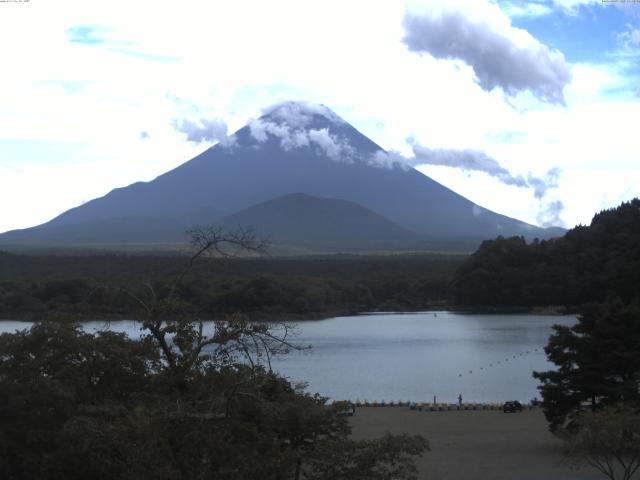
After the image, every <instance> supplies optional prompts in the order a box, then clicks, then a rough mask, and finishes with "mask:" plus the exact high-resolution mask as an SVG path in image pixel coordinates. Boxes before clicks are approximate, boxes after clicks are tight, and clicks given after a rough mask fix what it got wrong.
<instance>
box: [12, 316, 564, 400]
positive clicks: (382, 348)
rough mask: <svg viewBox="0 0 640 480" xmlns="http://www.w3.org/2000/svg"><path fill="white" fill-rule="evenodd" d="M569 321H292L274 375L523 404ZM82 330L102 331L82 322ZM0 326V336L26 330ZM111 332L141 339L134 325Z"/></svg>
mask: <svg viewBox="0 0 640 480" xmlns="http://www.w3.org/2000/svg"><path fill="white" fill-rule="evenodd" d="M575 322H576V318H575V317H574V316H542V315H521V314H519V315H505V314H501V315H495V314H491V315H481V314H461V313H453V312H435V313H434V312H428V313H412V314H384V315H381V314H377V315H358V316H353V317H339V318H330V319H326V320H320V321H311V322H299V323H297V328H296V330H297V337H296V340H297V342H299V343H300V344H311V345H312V349H311V350H309V351H307V352H293V353H291V354H289V355H287V356H284V357H281V358H278V359H277V360H276V361H275V362H274V369H276V370H277V371H279V372H281V373H282V374H284V375H285V376H287V377H289V378H290V379H291V380H292V381H306V382H308V383H309V388H308V389H309V390H310V391H311V392H319V393H321V394H322V395H326V396H329V397H331V398H335V399H351V400H357V399H359V400H368V401H380V400H385V401H391V400H396V401H397V400H404V401H406V400H411V401H432V400H433V397H434V395H435V396H436V397H437V401H438V402H451V403H453V402H456V401H457V397H458V394H462V397H463V400H464V401H478V402H498V401H504V400H510V399H518V400H521V401H529V400H531V399H532V398H533V397H534V396H538V397H539V394H538V392H537V390H536V386H537V382H536V380H535V379H533V377H532V376H531V373H532V372H533V371H534V370H548V369H551V368H552V365H551V364H549V363H548V362H547V361H546V357H545V355H544V351H543V350H542V349H543V347H544V345H546V343H547V340H548V337H549V335H550V334H551V326H552V325H554V324H562V325H572V324H574V323H575ZM83 325H84V328H85V329H86V330H87V331H95V330H99V329H103V328H104V327H105V323H104V322H86V323H84V324H83ZM25 327H28V324H25V323H21V322H0V332H1V331H14V330H15V329H16V328H25ZM109 328H110V329H111V330H116V331H123V332H126V333H128V334H129V335H130V336H132V337H135V336H137V335H139V325H137V324H135V323H134V322H128V321H122V322H112V323H111V324H110V327H109Z"/></svg>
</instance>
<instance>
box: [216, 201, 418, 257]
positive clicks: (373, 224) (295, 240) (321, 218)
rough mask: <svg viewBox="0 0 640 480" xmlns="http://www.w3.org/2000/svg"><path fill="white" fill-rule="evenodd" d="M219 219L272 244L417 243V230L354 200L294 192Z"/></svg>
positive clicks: (376, 246)
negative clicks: (389, 218) (262, 237)
mask: <svg viewBox="0 0 640 480" xmlns="http://www.w3.org/2000/svg"><path fill="white" fill-rule="evenodd" d="M220 223H221V224H222V225H224V226H226V227H228V228H230V229H233V228H234V227H236V226H246V227H251V228H253V229H254V230H255V231H256V233H257V234H258V235H261V236H266V237H268V238H269V239H270V240H271V242H272V243H274V244H284V245H297V246H306V247H311V248H324V249H330V250H356V249H357V250H385V249H402V248H417V247H419V246H421V245H422V244H424V243H425V242H424V239H423V238H421V237H420V236H419V235H417V234H415V233H413V232H410V231H409V230H406V229H404V228H402V227H400V226H398V225H396V224H395V223H393V222H391V221H389V220H387V219H386V218H384V217H382V216H381V215H378V214H377V213H374V212H372V211H371V210H368V209H366V208H364V207H361V206H360V205H358V204H356V203H354V202H348V201H346V200H339V199H332V198H317V197H312V196H311V195H306V194H304V193H293V194H290V195H285V196H283V197H278V198H276V199H273V200H268V201H266V202H263V203H260V204H258V205H254V206H252V207H249V208H246V209H244V210H241V211H240V212H238V213H235V214H233V215H230V216H228V217H226V218H224V219H223V220H221V221H220Z"/></svg>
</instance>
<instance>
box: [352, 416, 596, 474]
mask: <svg viewBox="0 0 640 480" xmlns="http://www.w3.org/2000/svg"><path fill="white" fill-rule="evenodd" d="M350 421H351V425H352V427H353V437H354V438H358V439H366V438H376V437H379V436H381V435H384V434H385V433H387V432H389V433H402V432H406V433H410V434H416V433H417V434H421V435H423V436H424V437H425V438H426V439H427V440H428V441H429V443H430V447H431V451H429V452H427V453H425V454H424V456H423V457H422V458H420V459H419V460H418V462H417V464H418V467H419V470H420V479H430V480H592V479H593V480H598V479H600V480H602V479H603V478H604V477H603V476H602V474H600V473H599V472H597V471H596V470H594V469H592V468H591V467H583V468H582V469H580V470H575V469H573V470H572V469H571V468H569V466H568V465H567V464H566V463H564V462H563V457H562V454H561V452H560V450H559V444H560V443H559V441H558V440H557V439H555V438H554V437H553V436H552V435H551V434H550V433H549V431H548V430H547V424H546V421H545V419H544V416H543V414H542V412H541V411H540V410H532V411H529V410H525V411H524V412H522V413H502V412H501V411H447V412H426V411H422V412H420V411H417V410H410V409H409V408H407V407H384V408H373V407H367V408H365V407H363V408H358V409H357V411H356V414H355V415H354V416H353V417H351V420H350Z"/></svg>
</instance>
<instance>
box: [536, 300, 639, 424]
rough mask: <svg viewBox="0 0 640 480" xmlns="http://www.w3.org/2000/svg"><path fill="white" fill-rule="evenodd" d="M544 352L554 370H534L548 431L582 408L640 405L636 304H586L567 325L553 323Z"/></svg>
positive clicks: (563, 422) (564, 422)
mask: <svg viewBox="0 0 640 480" xmlns="http://www.w3.org/2000/svg"><path fill="white" fill-rule="evenodd" d="M554 330H555V333H554V334H553V335H551V337H550V338H549V343H548V345H547V346H546V347H545V352H546V353H547V357H548V358H549V360H550V361H551V362H552V363H554V364H555V365H556V366H557V369H556V370H551V371H547V372H534V374H533V375H534V377H535V378H537V379H539V380H540V382H541V386H540V387H539V389H540V392H541V394H542V397H543V402H542V406H543V408H544V413H545V416H546V418H547V420H548V421H549V425H550V428H551V430H552V431H557V430H562V429H563V428H565V427H571V426H572V424H573V423H574V421H575V419H576V415H577V414H579V413H580V412H582V411H583V410H584V409H585V408H589V409H592V410H596V409H598V408H600V407H602V406H605V405H617V404H620V403H623V404H626V405H635V406H640V388H639V382H640V308H639V306H638V305H637V304H630V305H624V304H623V303H622V302H620V301H614V302H609V303H607V304H594V305H590V306H588V307H586V308H585V309H584V311H583V313H582V315H581V316H580V317H579V319H578V323H576V325H574V326H573V327H565V326H558V325H556V326H555V327H554Z"/></svg>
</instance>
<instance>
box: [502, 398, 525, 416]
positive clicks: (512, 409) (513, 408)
mask: <svg viewBox="0 0 640 480" xmlns="http://www.w3.org/2000/svg"><path fill="white" fill-rule="evenodd" d="M502 411H503V412H504V413H516V412H521V411H522V404H521V403H520V402H519V401H517V400H512V401H510V402H504V405H503V406H502Z"/></svg>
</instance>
